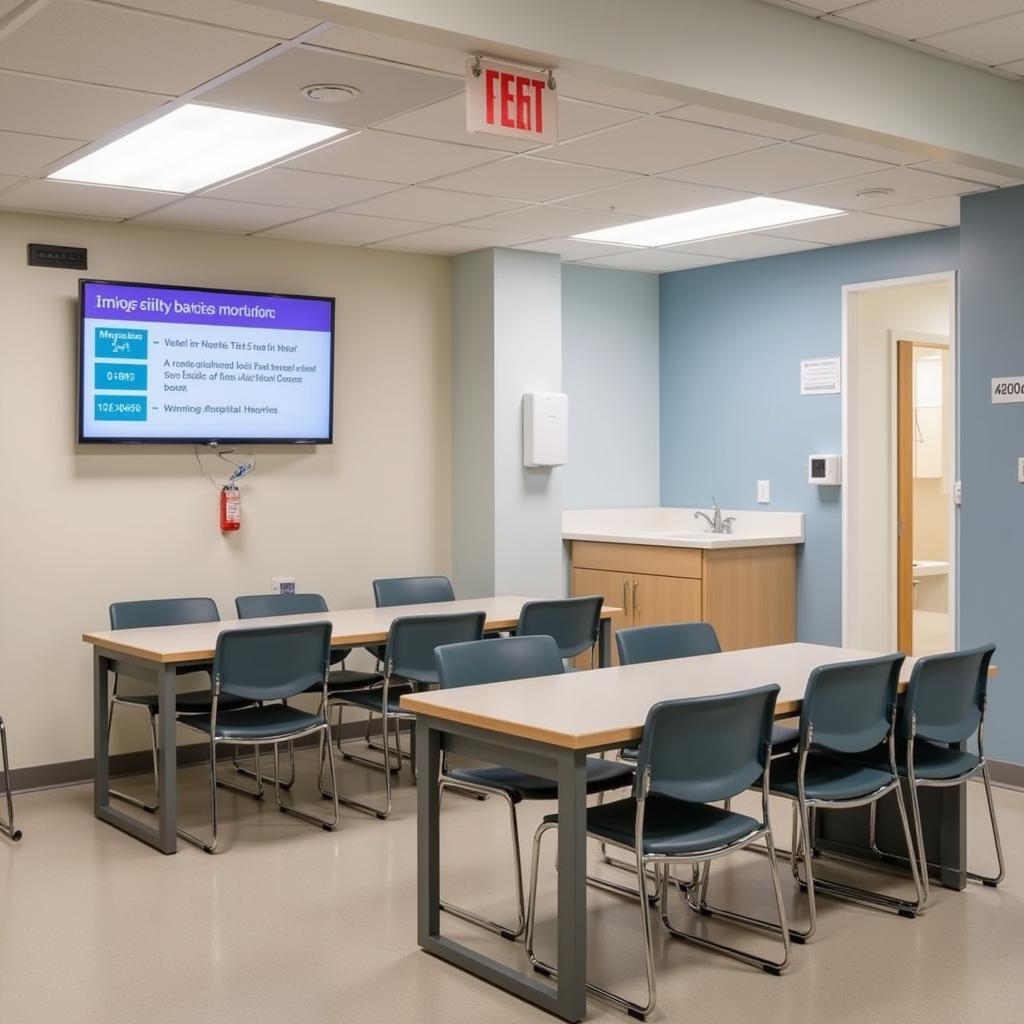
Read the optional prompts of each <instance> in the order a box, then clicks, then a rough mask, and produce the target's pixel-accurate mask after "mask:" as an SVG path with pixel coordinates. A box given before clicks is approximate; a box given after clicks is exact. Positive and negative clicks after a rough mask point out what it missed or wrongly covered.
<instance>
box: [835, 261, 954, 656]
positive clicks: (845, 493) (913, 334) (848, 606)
mask: <svg viewBox="0 0 1024 1024" xmlns="http://www.w3.org/2000/svg"><path fill="white" fill-rule="evenodd" d="M942 282H945V283H946V284H947V285H948V286H949V318H948V322H949V337H948V347H949V364H950V367H951V370H952V372H951V373H950V375H949V377H950V379H949V380H948V381H947V382H945V384H944V387H945V396H944V397H945V401H946V402H948V403H949V410H950V420H951V423H950V429H949V436H948V440H949V441H950V443H949V444H948V445H947V449H948V450H947V452H946V457H945V461H946V466H945V472H946V474H947V479H948V480H949V481H950V485H951V491H952V492H953V493H951V494H950V498H951V500H950V502H949V612H950V634H951V635H950V643H951V646H952V647H956V646H957V645H958V644H959V639H960V607H959V605H960V602H959V587H958V579H959V558H960V536H959V518H958V516H957V510H958V507H959V503H958V502H957V500H956V497H955V492H956V490H958V489H959V486H960V480H959V477H958V475H957V467H958V466H959V448H960V430H959V424H960V361H959V346H958V344H957V342H958V338H957V328H958V320H957V310H958V307H959V301H958V300H959V294H958V276H957V272H956V271H955V270H950V271H941V272H939V273H934V274H918V275H914V276H911V277H894V278H886V279H883V280H880V281H863V282H858V283H856V284H847V285H843V286H842V314H843V315H842V347H841V357H842V358H841V381H842V395H841V398H842V441H841V452H842V462H843V486H842V487H841V489H840V490H841V494H840V509H841V517H842V555H841V560H842V570H841V579H842V583H841V586H840V600H841V615H842V642H843V644H844V646H846V645H848V644H849V643H850V635H851V633H852V631H853V628H854V621H853V615H854V612H853V607H854V605H855V602H854V601H852V600H851V598H850V590H851V584H852V581H853V580H854V574H853V573H852V571H851V568H852V566H851V552H850V542H849V536H848V531H849V524H850V509H851V507H852V505H853V499H852V495H851V491H852V488H851V486H850V485H849V484H848V483H847V481H848V480H849V479H850V474H849V472H848V470H849V466H850V438H851V436H852V435H853V432H854V429H855V428H856V426H857V423H858V416H859V415H861V414H864V413H865V412H866V410H862V409H861V405H862V400H861V396H860V395H858V394H856V393H855V392H852V391H851V388H852V387H853V383H852V379H851V376H850V374H849V372H848V369H849V358H850V355H851V352H853V351H854V350H855V348H856V343H857V323H856V312H855V311H856V304H855V301H854V300H855V298H856V296H858V295H859V294H860V293H862V292H867V291H875V290H877V289H881V288H904V287H907V286H908V285H916V284H936V283H942ZM888 335H889V360H890V367H891V386H890V394H889V412H890V422H891V423H892V427H893V429H892V431H891V435H892V436H891V438H890V441H891V444H890V452H889V468H890V477H891V488H890V494H891V500H890V508H889V510H888V522H889V544H888V551H886V552H885V557H886V558H887V559H888V564H889V566H890V568H891V570H892V571H891V572H890V580H891V584H890V585H891V600H892V609H893V616H892V623H891V637H890V643H889V644H888V646H889V647H890V648H891V649H895V647H896V611H897V572H896V569H897V561H896V553H897V529H896V522H897V515H898V508H897V465H896V458H897V437H896V410H897V394H896V385H897V375H896V359H897V348H896V342H897V341H913V342H921V343H923V344H929V343H930V344H934V343H935V342H936V341H941V342H942V343H945V342H946V336H945V335H942V336H941V338H940V337H937V336H936V335H930V334H925V333H923V332H921V331H905V330H900V329H898V328H893V329H891V330H890V331H889V332H888Z"/></svg>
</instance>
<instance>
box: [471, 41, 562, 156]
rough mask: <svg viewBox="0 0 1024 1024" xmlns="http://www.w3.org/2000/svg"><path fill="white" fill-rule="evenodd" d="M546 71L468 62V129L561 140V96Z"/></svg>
mask: <svg viewBox="0 0 1024 1024" xmlns="http://www.w3.org/2000/svg"><path fill="white" fill-rule="evenodd" d="M553 87H554V81H553V80H552V79H551V78H550V77H549V75H548V74H547V72H543V71H535V70H533V69H531V68H521V67H516V66H515V65H512V64H498V63H496V62H494V61H489V60H482V59H481V60H476V59H473V60H468V61H466V128H467V129H468V130H469V131H471V132H487V133H488V134H490V135H504V136H505V137H506V138H514V139H528V140H532V141H534V142H557V141H558V99H557V97H556V96H555V90H554V88H553Z"/></svg>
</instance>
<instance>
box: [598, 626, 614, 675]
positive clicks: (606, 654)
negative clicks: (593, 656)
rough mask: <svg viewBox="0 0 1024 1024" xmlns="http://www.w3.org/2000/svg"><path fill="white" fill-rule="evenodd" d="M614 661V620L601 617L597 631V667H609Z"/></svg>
mask: <svg viewBox="0 0 1024 1024" xmlns="http://www.w3.org/2000/svg"><path fill="white" fill-rule="evenodd" d="M611 663H612V620H611V619H601V625H600V626H599V628H598V631H597V667H598V668H608V666H609V665H611Z"/></svg>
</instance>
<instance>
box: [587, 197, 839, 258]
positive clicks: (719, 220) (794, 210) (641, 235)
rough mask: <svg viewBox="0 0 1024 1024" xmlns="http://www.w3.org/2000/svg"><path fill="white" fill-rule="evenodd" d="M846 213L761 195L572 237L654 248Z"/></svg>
mask: <svg viewBox="0 0 1024 1024" xmlns="http://www.w3.org/2000/svg"><path fill="white" fill-rule="evenodd" d="M844 213H845V211H844V210H833V209H832V208H831V207H829V206H812V205H810V204H809V203H794V202H790V201H789V200H788V199H772V198H770V197H768V196H758V198H756V199H741V200H740V201H739V202H736V203H724V204H722V205H721V206H708V207H705V208H704V209H702V210H687V211H686V213H673V214H670V215H669V216H667V217H654V218H653V219H651V220H638V221H633V223H631V224H620V225H618V226H617V227H614V228H602V229H601V230H600V231H588V232H586V233H585V234H582V235H573V238H579V239H582V240H583V241H585V242H613V243H615V244H617V245H637V246H646V247H650V248H655V247H658V246H665V245H679V244H680V243H682V242H695V241H697V240H698V239H701V238H720V237H722V236H723V235H740V234H743V233H744V232H747V231H763V230H764V229H765V228H777V227H779V226H781V225H783V224H799V223H801V222H803V221H808V220H821V219H823V218H825V217H838V216H841V215H843V214H844Z"/></svg>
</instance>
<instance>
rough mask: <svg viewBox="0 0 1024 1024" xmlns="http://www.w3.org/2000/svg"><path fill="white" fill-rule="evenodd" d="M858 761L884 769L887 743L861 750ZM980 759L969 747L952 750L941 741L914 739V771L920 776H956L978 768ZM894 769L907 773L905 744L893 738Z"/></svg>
mask: <svg viewBox="0 0 1024 1024" xmlns="http://www.w3.org/2000/svg"><path fill="white" fill-rule="evenodd" d="M861 761H862V762H863V763H865V764H869V765H871V766H872V767H873V768H879V769H887V768H888V765H889V749H888V747H885V746H881V747H876V748H875V749H874V750H872V751H869V752H868V753H867V754H864V755H863V756H862V758H861ZM979 764H981V760H980V758H979V757H978V755H977V754H972V753H971V752H970V751H969V750H951V749H950V748H949V747H947V746H944V745H943V744H941V743H930V742H929V741H928V740H914V775H915V776H916V777H917V778H919V779H929V780H938V781H941V780H943V779H959V778H962V777H963V776H965V775H970V774H971V772H974V771H976V770H977V768H978V765H979ZM896 769H897V771H899V773H900V775H906V774H907V745H906V743H901V742H899V741H897V742H896Z"/></svg>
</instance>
